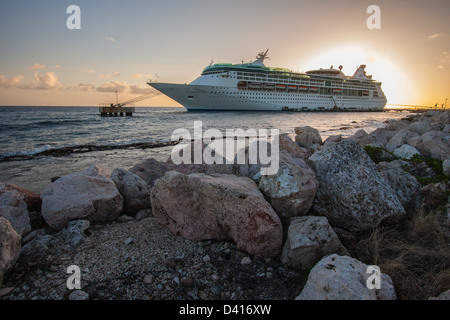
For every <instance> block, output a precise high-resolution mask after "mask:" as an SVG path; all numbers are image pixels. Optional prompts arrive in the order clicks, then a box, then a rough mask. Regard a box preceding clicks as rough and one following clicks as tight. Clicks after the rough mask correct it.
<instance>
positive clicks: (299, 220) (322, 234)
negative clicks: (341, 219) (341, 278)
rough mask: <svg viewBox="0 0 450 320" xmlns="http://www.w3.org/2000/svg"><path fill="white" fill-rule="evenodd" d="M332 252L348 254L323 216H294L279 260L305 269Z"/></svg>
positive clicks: (293, 266) (298, 268)
mask: <svg viewBox="0 0 450 320" xmlns="http://www.w3.org/2000/svg"><path fill="white" fill-rule="evenodd" d="M332 253H337V254H340V255H348V254H349V253H348V251H347V249H346V248H345V247H344V246H343V245H342V243H341V241H340V240H339V238H338V236H337V235H336V233H335V232H334V231H333V229H332V228H331V226H330V224H329V223H328V220H327V218H325V217H315V216H306V217H296V218H293V219H291V220H290V224H289V228H288V231H287V239H286V242H285V244H284V246H283V251H282V254H281V261H282V262H283V264H284V265H286V266H288V267H291V268H294V269H297V270H301V271H306V270H309V269H311V268H312V267H313V266H314V265H315V264H316V263H317V262H319V260H320V259H322V258H323V257H324V256H327V255H329V254H332Z"/></svg>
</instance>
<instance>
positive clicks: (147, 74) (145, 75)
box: [130, 73, 153, 79]
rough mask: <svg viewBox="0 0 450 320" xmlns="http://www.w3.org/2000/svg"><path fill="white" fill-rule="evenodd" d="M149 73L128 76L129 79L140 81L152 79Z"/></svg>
mask: <svg viewBox="0 0 450 320" xmlns="http://www.w3.org/2000/svg"><path fill="white" fill-rule="evenodd" d="M152 77H153V75H152V74H151V73H136V74H133V75H131V76H130V79H142V78H152Z"/></svg>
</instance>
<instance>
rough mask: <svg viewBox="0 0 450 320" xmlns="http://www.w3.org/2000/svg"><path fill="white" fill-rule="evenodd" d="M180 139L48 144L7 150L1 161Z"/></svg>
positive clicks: (161, 144)
mask: <svg viewBox="0 0 450 320" xmlns="http://www.w3.org/2000/svg"><path fill="white" fill-rule="evenodd" d="M178 143H179V141H168V140H158V141H153V140H152V141H147V142H127V143H108V144H101V145H95V144H83V145H72V146H50V145H46V146H43V147H40V148H36V149H32V150H24V151H18V152H5V153H2V154H0V162H6V161H16V160H31V159H34V158H36V157H42V156H47V157H64V156H68V155H70V154H74V153H87V152H94V151H109V150H117V149H151V148H162V147H167V146H174V145H176V144H178Z"/></svg>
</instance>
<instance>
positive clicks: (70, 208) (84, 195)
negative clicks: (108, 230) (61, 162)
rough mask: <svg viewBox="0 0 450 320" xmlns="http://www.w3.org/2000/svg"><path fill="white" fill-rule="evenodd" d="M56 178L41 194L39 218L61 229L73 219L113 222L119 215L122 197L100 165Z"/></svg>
mask: <svg viewBox="0 0 450 320" xmlns="http://www.w3.org/2000/svg"><path fill="white" fill-rule="evenodd" d="M96 167H97V168H98V169H100V170H98V169H95V168H93V167H90V168H88V169H87V170H85V171H81V172H77V173H73V174H70V175H67V176H64V177H61V178H59V179H58V180H56V181H55V182H54V183H52V184H49V185H48V186H47V187H46V188H45V189H44V191H43V192H42V194H41V198H42V216H43V218H44V219H45V221H46V222H47V224H48V225H49V226H50V227H52V228H54V229H56V230H60V229H62V228H63V227H65V226H67V225H68V223H69V222H70V221H72V220H79V219H85V220H89V221H91V222H110V221H114V220H115V219H116V218H117V217H119V215H120V214H121V212H122V205H123V197H122V195H121V194H120V193H119V191H118V190H117V187H116V185H115V184H114V182H113V181H112V180H111V179H109V178H106V177H105V176H103V175H102V173H104V172H105V171H107V170H103V169H102V167H101V166H99V165H97V166H96Z"/></svg>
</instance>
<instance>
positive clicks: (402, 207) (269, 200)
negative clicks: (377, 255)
mask: <svg viewBox="0 0 450 320" xmlns="http://www.w3.org/2000/svg"><path fill="white" fill-rule="evenodd" d="M449 139H450V112H449V111H428V112H426V113H423V114H420V115H408V116H407V117H405V118H404V119H402V120H391V121H388V122H387V123H386V126H385V127H384V128H379V129H377V130H375V131H374V132H371V133H367V132H365V131H364V130H360V131H358V132H357V133H356V134H354V135H353V136H351V137H349V138H346V139H344V138H342V136H331V137H329V138H327V139H326V140H325V141H322V139H321V137H320V135H319V132H318V131H317V130H315V129H313V128H311V127H298V128H296V129H295V139H294V140H295V141H294V140H292V139H291V138H290V137H289V136H288V135H287V134H283V135H281V136H280V140H279V141H280V157H279V170H278V173H277V174H276V175H273V176H261V174H260V173H259V170H260V168H261V166H260V165H254V164H250V163H249V162H248V160H247V163H246V164H241V165H237V164H233V165H218V164H214V165H206V164H205V163H203V164H199V165H185V164H181V165H176V164H174V163H173V162H172V160H171V159H168V160H167V161H166V162H160V161H157V160H155V159H148V160H145V161H144V162H142V163H140V164H137V165H136V166H135V167H133V168H131V169H130V170H125V169H123V168H116V169H113V170H111V169H109V168H105V167H103V166H102V165H100V164H97V165H94V166H91V167H90V168H88V169H86V170H84V171H82V172H77V173H73V174H71V175H68V176H64V177H60V178H58V179H54V181H53V182H52V183H49V185H48V186H47V187H46V188H45V189H44V191H43V192H42V193H41V194H36V193H33V192H31V191H29V190H26V189H24V188H23V187H18V186H14V185H10V184H7V183H0V299H3V300H29V299H32V300H48V299H51V300H66V299H69V300H86V299H90V300H147V299H152V300H162V299H165V300H179V299H183V300H240V299H251V300H292V299H299V300H325V299H328V300H331V299H334V300H336V299H337V300H348V299H364V300H394V299H397V298H402V297H407V296H408V295H407V294H405V293H404V292H402V290H403V288H402V286H401V285H397V284H400V280H399V279H398V278H397V276H395V277H393V278H391V275H390V274H389V272H388V271H389V270H390V269H389V268H385V269H386V270H384V269H383V266H384V265H382V266H381V275H380V281H381V284H382V285H381V288H380V289H376V288H375V289H373V288H372V289H371V288H369V287H371V286H370V284H369V283H368V281H369V280H368V279H369V276H370V275H371V274H369V273H367V270H368V268H369V266H370V265H372V264H375V262H376V261H372V260H371V259H362V258H361V257H362V256H363V255H362V254H360V252H359V251H358V249H357V248H360V247H361V244H362V243H363V242H364V241H367V239H368V238H371V237H372V235H373V232H374V230H379V229H380V228H396V226H402V225H406V224H410V221H411V220H412V219H413V217H415V216H416V214H417V212H422V213H423V212H427V213H428V212H439V214H437V215H436V217H437V218H436V220H435V222H436V223H435V224H433V227H434V228H435V229H433V232H438V233H439V237H441V238H442V239H444V240H443V241H444V247H445V248H446V249H447V250H444V254H442V255H440V256H439V265H441V266H443V267H442V268H443V270H442V274H444V275H445V274H447V275H448V274H450V257H449V254H448V251H449V250H448V243H449V239H450V236H449V234H450V229H449V227H450V222H449V214H450V208H449V206H450V201H449V200H450V197H449V175H450V140H449ZM246 152H248V149H246ZM247 159H248V156H247ZM25 187H26V186H25ZM445 248H444V249H445ZM445 251H446V252H447V253H445ZM362 260H365V261H362ZM72 265H75V266H79V268H80V280H81V283H80V288H81V289H78V290H77V288H70V289H69V288H68V287H70V286H68V284H67V280H68V279H69V277H71V274H69V273H67V268H68V267H69V266H72ZM448 278H449V277H447V279H448ZM443 279H445V277H443ZM399 287H400V288H399ZM449 289H450V283H448V280H447V282H445V281H444V282H442V281H441V282H440V286H439V290H441V291H440V292H433V294H432V295H429V296H427V295H426V294H425V293H424V294H423V295H422V296H421V297H422V298H426V299H428V298H430V299H431V298H433V297H437V296H439V299H449V295H450V293H449V291H448V290H449ZM436 290H437V289H436ZM436 290H435V291H436Z"/></svg>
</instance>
